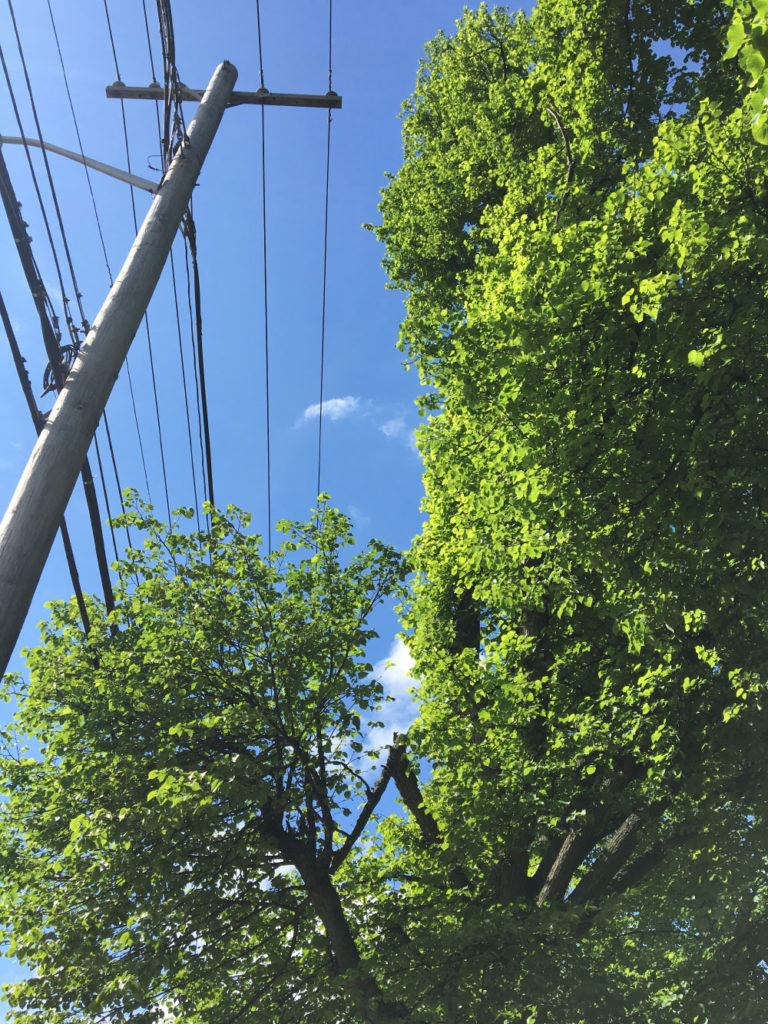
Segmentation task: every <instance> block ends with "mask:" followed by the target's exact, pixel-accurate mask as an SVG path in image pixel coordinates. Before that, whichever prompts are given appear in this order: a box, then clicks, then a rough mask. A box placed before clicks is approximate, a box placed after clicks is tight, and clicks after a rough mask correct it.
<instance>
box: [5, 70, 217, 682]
mask: <svg viewBox="0 0 768 1024" xmlns="http://www.w3.org/2000/svg"><path fill="white" fill-rule="evenodd" d="M236 78H237V71H236V70H235V68H234V67H233V66H232V65H231V64H228V63H226V62H225V63H223V64H220V65H219V67H218V68H217V69H216V72H215V74H214V76H213V78H212V79H211V83H210V85H209V86H208V89H207V90H206V92H205V95H204V97H203V100H202V102H201V104H200V106H199V108H198V109H197V111H196V113H195V116H194V118H193V120H192V122H191V123H190V125H189V129H188V131H187V134H186V136H185V138H184V141H183V143H182V144H181V145H180V146H179V148H178V149H177V151H176V155H175V156H174V158H173V161H172V163H171V166H170V168H169V169H168V173H167V174H166V176H165V179H164V181H163V186H162V188H161V189H160V191H159V192H158V193H157V195H156V196H155V198H154V200H153V202H152V206H151V207H150V209H149V212H148V213H147V216H146V217H145V219H144V223H143V224H142V226H141V230H140V231H139V234H138V235H137V237H136V241H135V242H134V244H133V246H132V248H131V251H130V252H129V254H128V257H127V259H126V261H125V263H124V264H123V268H122V270H121V271H120V273H119V275H118V277H117V280H116V281H115V283H114V285H113V286H112V288H111V289H110V291H109V294H108V295H107V298H106V300H105V302H104V305H103V306H102V307H101V310H100V311H99V314H98V316H97V317H96V319H95V320H94V322H93V327H92V329H91V331H90V333H89V334H88V337H87V338H86V339H85V341H84V342H83V344H82V346H81V348H80V352H79V354H78V356H77V358H76V360H75V362H74V364H73V366H72V368H71V370H70V371H69V374H68V375H67V379H66V381H65V383H64V386H63V388H62V390H61V393H60V394H59V397H58V399H57V400H56V404H55V405H54V407H53V409H52V411H51V413H50V414H49V416H48V419H47V421H46V423H45V426H44V427H43V429H42V431H41V433H40V436H39V438H38V440H37V444H36V445H35V447H34V449H33V450H32V454H31V455H30V457H29V461H28V462H27V465H26V468H25V470H24V472H23V473H22V476H21V479H20V481H19V484H18V486H17V488H16V491H15V493H14V495H13V498H12V499H11V503H10V505H9V506H8V509H7V511H6V513H5V516H4V517H3V520H2V523H0V675H2V673H3V672H4V671H5V669H6V667H7V665H8V660H9V658H10V656H11V654H12V652H13V648H14V646H15V644H16V641H17V639H18V636H19V633H20V631H21V628H22V626H23V624H24V619H25V618H26V615H27V611H28V610H29V606H30V603H31V601H32V596H33V594H34V592H35V588H36V587H37V583H38V580H39V579H40V575H41V573H42V571H43V567H44V565H45V562H46V560H47V558H48V552H49V551H50V549H51V545H52V543H53V540H54V537H55V535H56V532H57V530H58V528H59V524H60V522H61V519H62V516H63V515H64V510H65V508H66V506H67V502H68V501H69V496H70V494H71V493H72V488H73V487H74V485H75V481H76V480H77V477H78V474H79V473H80V470H81V467H82V465H83V462H84V461H85V457H86V454H87V452H88V448H89V446H90V443H91V439H92V437H93V434H94V432H95V430H96V427H97V425H98V422H99V419H100V417H101V414H102V413H103V411H104V407H105V406H106V404H107V399H108V398H109V394H110V392H111V391H112V386H113V384H114V383H115V380H116V379H117V375H118V373H119V372H120V368H121V367H122V365H123V362H124V361H125V357H126V355H127V354H128V349H129V348H130V345H131V342H132V341H133V338H134V335H135V334H136V331H137V330H138V327H139V324H140V323H141V319H142V317H143V316H144V310H145V309H146V307H147V304H148V303H149V300H150V298H151V296H152V293H153V291H154V290H155V285H156V284H157V282H158V280H159V278H160V274H161V272H162V269H163V266H164V265H165V261H166V258H167V256H168V253H169V251H170V248H171V245H172V243H173V240H174V238H175V237H176V231H177V230H178V227H179V224H180V222H181V218H182V217H183V216H184V212H185V210H186V209H187V206H188V204H189V200H190V197H191V195H192V190H193V189H194V187H195V183H196V182H197V178H198V175H199V173H200V169H201V167H202V165H203V161H204V160H205V157H206V154H207V153H208V150H209V148H210V145H211V143H212V141H213V137H214V135H215V134H216V129H217V128H218V126H219V123H220V121H221V118H222V116H223V115H224V111H225V109H226V106H227V99H228V98H229V94H230V93H231V91H232V88H233V86H234V84H235V80H236Z"/></svg>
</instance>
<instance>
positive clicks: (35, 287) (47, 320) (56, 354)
mask: <svg viewBox="0 0 768 1024" xmlns="http://www.w3.org/2000/svg"><path fill="white" fill-rule="evenodd" d="M8 6H9V10H10V12H11V17H12V19H13V23H14V29H15V28H16V20H15V16H14V12H13V6H12V3H11V0H8ZM16 41H17V44H18V47H19V56H20V57H21V61H22V67H23V69H24V75H25V78H26V82H27V88H28V90H29V94H30V101H31V102H32V105H33V109H34V97H33V95H32V88H31V83H30V80H29V75H28V73H27V68H26V61H25V59H24V53H23V49H22V46H21V40H20V38H19V35H18V31H16ZM0 62H2V66H3V73H4V75H5V80H6V84H7V86H8V92H9V96H10V99H11V103H12V105H13V109H14V114H15V117H16V122H17V124H18V127H19V132H20V134H21V136H22V138H25V134H24V127H23V125H22V123H21V117H20V114H19V108H18V104H17V102H16V96H15V92H14V89H13V83H12V82H11V78H10V74H9V72H8V66H7V64H6V61H5V55H4V53H3V51H2V46H0ZM35 123H36V125H37V128H38V134H39V137H40V141H41V142H42V135H41V133H40V125H39V121H38V119H37V113H36V111H35ZM24 149H25V151H26V155H27V161H28V163H29V167H30V171H31V174H32V180H33V183H34V186H35V193H36V195H37V199H38V203H39V205H40V210H41V213H42V216H43V221H44V223H45V226H46V233H47V236H48V241H49V243H50V246H51V253H52V256H53V260H54V264H55V267H56V272H57V277H58V280H59V283H60V287H61V292H62V299H63V302H64V310H65V317H66V321H67V326H68V328H69V332H70V337H71V339H72V343H73V348H74V351H75V352H76V351H77V349H78V347H79V337H78V334H77V329H76V328H75V326H74V323H73V322H72V318H71V316H70V314H69V306H68V300H67V299H66V290H65V288H64V281H63V277H62V274H61V266H60V264H59V260H58V255H57V252H56V246H55V244H54V241H53V234H52V232H51V229H50V223H49V221H48V216H47V213H46V210H45V204H44V202H43V197H42V193H41V191H40V187H39V185H38V182H37V176H36V174H35V171H34V165H33V163H32V159H31V154H30V152H29V147H28V146H27V145H25V146H24ZM43 153H44V155H45V151H44V150H43ZM46 168H47V169H48V179H49V185H50V187H51V193H52V196H53V199H54V203H55V205H56V210H57V214H58V216H59V228H60V230H61V232H62V239H63V241H64V244H65V247H66V237H65V233H64V226H63V222H62V220H61V215H60V211H59V208H58V201H57V199H56V194H55V188H54V185H53V180H52V177H51V175H50V168H49V167H48V163H47V158H46ZM0 176H1V177H2V193H3V204H4V206H5V210H6V216H7V217H8V221H9V224H10V225H11V230H12V234H13V238H14V241H15V243H16V248H17V250H18V252H19V257H20V259H21V263H22V267H23V269H24V272H25V275H26V278H27V283H28V285H29V288H30V291H31V292H32V298H33V300H34V302H35V305H36V308H37V311H38V315H39V317H40V323H41V327H42V331H43V343H44V345H45V349H46V353H47V355H48V362H49V365H50V367H51V375H52V382H53V385H54V387H55V390H57V391H60V390H61V388H62V387H63V385H64V379H65V377H66V373H67V368H66V366H65V365H64V362H63V358H62V349H61V334H60V331H59V329H58V322H57V319H56V317H55V315H54V314H53V305H52V303H51V300H50V298H49V296H48V293H47V290H46V288H45V286H44V284H43V281H42V277H41V276H40V272H39V270H38V268H37V264H36V262H35V259H34V256H33V255H32V246H31V243H30V240H29V236H28V235H27V233H26V226H25V224H24V222H23V220H22V219H21V214H20V205H19V202H18V200H17V198H16V194H15V192H14V190H13V186H12V184H11V180H10V176H9V174H8V169H7V167H6V165H5V160H4V159H2V156H1V155H0ZM67 251H68V247H67ZM70 269H72V274H73V284H74V287H75V290H76V291H77V283H76V280H75V278H74V269H73V268H72V264H71V261H70ZM79 303H80V295H79V294H78V304H79ZM80 310H81V313H82V306H80ZM83 321H84V327H85V326H87V325H86V323H85V317H84V315H83ZM81 478H82V483H83V490H84V492H85V499H86V505H87V507H88V516H89V519H90V523H91V531H92V533H93V542H94V549H95V553H96V562H97V565H98V569H99V576H100V578H101V583H102V589H103V592H104V601H105V604H106V606H107V609H108V610H110V611H111V610H112V608H113V607H114V597H113V594H112V581H111V579H110V576H109V566H108V564H107V557H106V550H105V547H104V534H103V530H102V526H101V513H100V511H99V505H98V499H97V497H96V490H95V487H94V484H93V474H92V473H91V467H90V464H89V461H88V459H87V458H86V459H85V460H84V462H83V467H82V472H81Z"/></svg>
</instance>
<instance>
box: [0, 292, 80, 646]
mask: <svg viewBox="0 0 768 1024" xmlns="http://www.w3.org/2000/svg"><path fill="white" fill-rule="evenodd" d="M0 319H2V321H3V326H4V328H5V334H6V337H7V338H8V344H9V345H10V348H11V354H12V356H13V362H14V365H15V366H16V373H17V374H18V377H19V382H20V384H21V390H22V391H23V392H24V398H25V399H26V401H27V408H28V409H29V412H30V415H31V417H32V422H33V424H34V426H35V432H36V433H37V434H38V436H39V435H40V432H41V431H42V429H43V424H44V422H45V421H44V419H43V415H42V413H41V412H40V410H39V409H38V408H37V402H36V401H35V396H34V394H33V392H32V385H31V384H30V381H29V376H28V374H27V369H26V366H25V365H24V359H23V358H22V355H21V351H20V350H19V345H18V342H17V341H16V335H15V333H14V330H13V325H12V324H11V318H10V317H9V316H8V310H7V308H6V305H5V300H4V299H3V296H2V293H0ZM59 530H60V532H61V540H62V543H63V545H64V557H65V558H66V560H67V568H68V569H69V576H70V579H71V580H72V587H73V589H74V592H75V599H76V601H77V607H78V610H79V612H80V618H81V620H82V623H83V629H84V631H85V632H86V633H89V632H90V629H91V623H90V620H89V618H88V609H87V608H86V606H85V598H84V597H83V589H82V587H81V585H80V575H79V573H78V571H77V565H76V563H75V555H74V552H73V550H72V541H71V539H70V536H69V529H68V528H67V522H66V519H65V518H64V517H63V516H62V518H61V524H60V526H59Z"/></svg>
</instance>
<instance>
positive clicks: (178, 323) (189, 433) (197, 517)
mask: <svg viewBox="0 0 768 1024" xmlns="http://www.w3.org/2000/svg"><path fill="white" fill-rule="evenodd" d="M170 255H171V281H172V283H173V304H174V308H175V311H176V334H177V336H178V340H179V359H180V360H181V384H182V388H183V390H184V411H185V413H186V417H187V437H188V439H189V460H190V466H191V469H192V491H193V493H194V496H195V521H196V522H197V528H198V530H199V529H200V510H199V507H198V499H197V474H196V473H195V457H194V450H193V444H192V421H191V419H190V416H189V394H188V392H187V371H186V367H185V365H184V345H183V343H182V340H181V314H180V313H179V293H178V291H177V288H176V265H175V262H174V258H173V249H171V253H170Z"/></svg>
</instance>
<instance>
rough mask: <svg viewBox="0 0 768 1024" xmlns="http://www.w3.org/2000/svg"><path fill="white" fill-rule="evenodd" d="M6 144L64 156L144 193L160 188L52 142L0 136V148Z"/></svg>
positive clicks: (156, 183) (154, 183) (145, 179)
mask: <svg viewBox="0 0 768 1024" xmlns="http://www.w3.org/2000/svg"><path fill="white" fill-rule="evenodd" d="M6 144H7V145H15V146H37V148H38V149H45V150H48V151H49V152H50V153H58V154H59V156H65V157H67V159H69V160H76V161H77V162H78V163H79V164H85V166H86V167H90V168H92V170H94V171H101V173H102V174H108V175H109V176H110V178H117V179H118V181H125V182H127V184H129V185H135V186H136V188H143V189H144V191H145V192H157V190H158V189H159V188H160V182H159V181H150V180H149V178H141V177H139V175H138V174H129V173H128V171H121V170H120V168H119V167H113V166H112V165H111V164H104V163H102V162H101V160H92V159H91V158H90V157H89V156H83V154H82V153H75V152H73V151H72V150H71V149H64V147H63V146H54V144H53V143H52V142H42V141H41V140H40V139H25V138H22V137H21V136H18V135H13V136H11V135H0V146H4V145H6Z"/></svg>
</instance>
